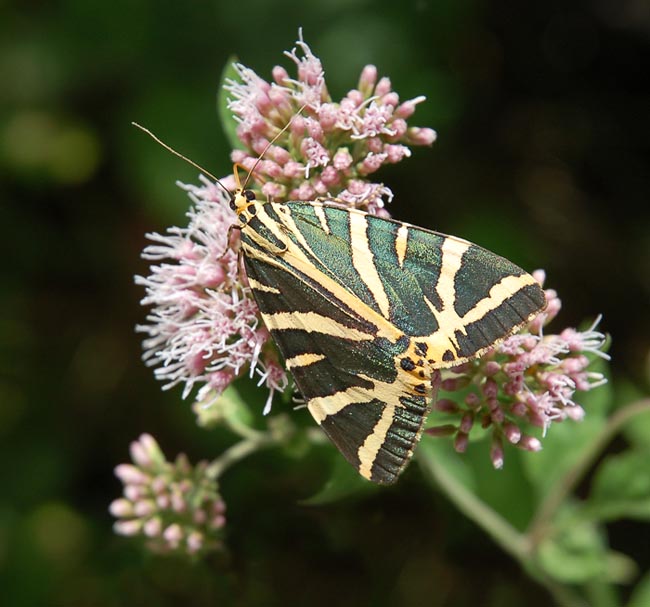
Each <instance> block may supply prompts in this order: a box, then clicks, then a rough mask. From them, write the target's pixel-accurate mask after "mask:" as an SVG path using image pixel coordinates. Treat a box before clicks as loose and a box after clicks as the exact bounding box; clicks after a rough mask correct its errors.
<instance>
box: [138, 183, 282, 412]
mask: <svg viewBox="0 0 650 607" xmlns="http://www.w3.org/2000/svg"><path fill="white" fill-rule="evenodd" d="M183 187H184V188H185V189H186V190H187V191H188V193H189V196H190V198H191V199H192V202H193V203H194V206H193V207H192V208H191V209H190V211H189V212H188V214H187V215H188V217H189V224H188V226H187V227H186V228H170V229H169V230H168V231H167V233H166V234H164V235H161V234H148V237H149V239H150V240H152V241H153V242H154V244H152V245H149V246H148V247H147V248H146V249H145V250H144V252H143V257H144V258H145V259H149V260H153V261H158V262H160V263H159V264H158V265H154V266H152V268H151V274H150V275H149V276H147V277H142V276H136V279H135V280H136V283H138V284H141V285H143V286H144V287H145V288H146V296H145V297H144V299H143V300H142V304H143V305H150V306H153V307H152V310H151V312H150V313H149V315H148V316H147V324H142V325H139V326H138V327H136V329H137V330H138V331H140V332H143V333H146V334H147V335H148V337H147V338H146V339H145V340H144V343H143V345H144V348H145V354H144V359H145V360H146V361H147V363H148V364H150V365H155V366H156V367H157V368H156V370H155V374H156V377H157V378H158V379H160V380H162V381H165V382H166V384H165V388H171V387H172V386H175V385H176V384H179V383H182V384H184V386H185V388H184V392H183V396H184V397H185V396H187V395H188V394H189V393H190V391H191V390H192V388H193V387H194V386H195V385H196V384H198V385H199V386H201V387H200V389H199V392H198V396H197V399H198V400H199V401H209V399H211V398H214V397H215V396H218V395H219V394H221V393H222V392H223V390H224V389H225V388H226V387H227V386H228V385H229V384H230V383H231V382H232V380H233V379H235V378H236V377H237V376H239V375H241V374H242V372H245V371H247V370H250V373H251V374H253V373H257V374H258V375H259V376H260V377H261V382H263V383H265V384H266V385H267V386H268V387H269V388H270V390H271V393H272V392H273V391H274V390H282V389H284V387H285V386H286V384H287V378H286V375H285V374H284V372H282V373H278V372H277V367H278V364H277V354H276V352H275V350H274V348H273V347H272V346H271V344H270V343H269V344H268V345H267V340H268V331H267V330H266V328H265V327H264V324H263V323H262V321H261V319H260V317H259V311H258V309H257V306H256V305H255V302H254V300H253V299H252V297H251V295H250V292H249V289H248V288H247V287H246V286H245V284H244V283H243V282H242V274H241V272H240V268H239V262H238V253H237V244H234V245H232V244H231V243H229V242H228V230H229V227H230V226H231V225H232V224H234V223H236V218H235V214H234V212H233V211H231V210H230V208H229V207H228V202H229V200H228V199H227V198H226V196H225V194H224V193H223V192H222V191H221V190H220V189H218V188H216V187H215V186H214V185H212V184H210V183H208V182H207V181H205V182H204V185H203V187H195V186H183Z"/></svg>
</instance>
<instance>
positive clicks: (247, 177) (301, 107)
mask: <svg viewBox="0 0 650 607" xmlns="http://www.w3.org/2000/svg"><path fill="white" fill-rule="evenodd" d="M306 107H307V104H306V103H303V104H302V105H301V106H300V109H299V110H298V111H297V112H296V113H295V114H294V115H293V116H292V117H291V120H289V122H287V124H285V125H284V126H283V127H282V128H281V129H280V132H279V133H278V134H277V135H276V136H275V137H273V139H271V141H269V142H268V143H267V144H266V147H265V148H264V149H263V150H262V153H261V154H260V155H259V156H258V157H257V160H256V161H255V164H253V167H252V168H251V170H250V171H248V175H246V179H245V180H244V185H243V186H242V187H241V189H242V190H245V189H246V186H247V185H248V182H249V181H250V178H251V176H252V175H253V171H255V169H256V168H257V165H258V164H259V163H260V162H261V160H262V158H264V154H266V152H268V150H269V148H270V147H271V146H272V145H273V144H274V143H275V142H276V141H277V140H278V138H279V137H280V135H282V133H284V132H285V131H286V130H287V129H288V128H289V127H290V126H291V123H292V122H293V121H294V120H295V119H296V118H297V117H298V116H300V114H301V113H302V111H303V110H304V109H305V108H306ZM242 168H243V167H242ZM237 181H239V178H238V177H237Z"/></svg>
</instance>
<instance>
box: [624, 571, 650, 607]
mask: <svg viewBox="0 0 650 607" xmlns="http://www.w3.org/2000/svg"><path fill="white" fill-rule="evenodd" d="M648 605H650V571H648V572H647V573H646V574H645V575H644V576H643V578H641V581H640V582H639V583H638V584H637V585H636V587H635V588H634V592H632V598H630V602H629V603H628V604H627V607H647V606H648Z"/></svg>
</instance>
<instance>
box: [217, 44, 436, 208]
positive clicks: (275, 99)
mask: <svg viewBox="0 0 650 607" xmlns="http://www.w3.org/2000/svg"><path fill="white" fill-rule="evenodd" d="M286 55H287V56H288V57H289V58H290V59H291V60H292V61H293V62H294V63H295V64H296V67H297V72H298V74H297V78H292V77H291V76H290V75H289V73H288V72H287V71H286V70H285V69H284V68H282V67H279V66H276V67H275V68H274V69H273V82H267V81H265V80H263V79H262V78H260V77H259V76H258V75H257V74H256V73H255V72H253V71H252V70H251V69H249V68H247V67H245V66H243V65H241V64H236V65H235V69H236V71H237V75H238V78H237V79H236V80H230V81H229V82H228V83H227V84H226V87H225V88H226V90H228V91H229V92H230V94H231V99H230V103H229V107H230V109H231V110H232V111H233V113H234V114H235V116H236V118H237V120H238V123H239V124H238V128H237V135H238V137H239V139H240V140H241V142H242V143H243V144H244V146H245V149H244V150H235V151H233V153H232V159H233V161H234V162H236V163H239V164H240V165H242V166H243V167H244V168H245V169H247V170H250V169H253V167H254V166H255V163H256V160H257V158H258V157H259V155H260V154H261V153H262V152H263V151H264V150H265V149H266V147H267V146H268V144H269V142H270V141H271V140H272V139H273V138H274V137H276V136H277V135H278V133H279V132H280V131H281V130H282V128H283V127H285V126H286V125H287V124H288V123H289V121H291V125H290V128H289V129H288V130H287V131H286V132H285V133H283V134H282V135H281V136H280V137H279V138H278V139H276V141H275V142H274V143H273V145H272V146H271V147H270V148H269V149H268V150H267V151H266V154H265V157H264V159H263V160H262V161H261V162H260V163H259V164H257V166H256V167H255V170H254V172H253V177H254V179H255V181H256V182H258V183H259V184H262V188H261V190H262V193H263V194H264V195H266V196H270V197H272V198H274V199H275V200H278V201H283V200H313V199H315V198H317V197H319V196H327V197H329V198H332V197H334V198H337V199H338V200H340V201H342V202H344V203H347V204H349V205H350V206H356V207H358V208H363V209H364V210H367V211H369V212H371V213H374V214H377V215H380V216H388V213H387V211H386V210H385V208H384V203H385V201H386V200H390V198H391V197H392V194H391V192H390V190H389V189H388V188H387V187H385V186H384V185H383V184H381V183H378V182H375V181H374V180H373V178H372V177H371V175H372V174H374V173H375V172H376V171H377V170H378V169H379V168H380V167H381V166H382V165H384V164H394V163H397V162H399V161H400V160H402V159H403V158H407V157H409V156H410V155H411V150H410V148H409V147H408V146H410V145H430V144H431V143H433V141H434V140H435V138H436V133H435V131H433V130H432V129H428V128H418V127H409V126H408V124H407V122H406V121H407V119H408V118H410V117H411V115H412V114H413V112H414V111H415V107H416V105H417V104H418V103H420V102H422V101H424V97H422V96H420V97H416V98H414V99H410V100H408V101H404V102H400V100H399V95H398V94H397V93H396V92H395V91H393V90H392V87H391V83H390V80H389V79H388V78H386V77H383V78H379V77H378V74H377V68H376V67H375V66H373V65H367V66H366V67H365V68H364V69H363V71H362V72H361V76H360V78H359V83H358V85H357V88H356V89H352V90H351V91H349V92H348V94H347V95H346V96H345V97H344V98H343V99H341V101H338V102H336V101H333V100H332V98H331V97H330V94H329V92H328V90H327V85H326V83H325V72H324V70H323V66H322V64H321V62H320V60H319V59H318V57H316V56H315V55H314V54H313V53H312V51H311V49H310V48H309V46H308V45H307V44H306V43H305V42H304V41H303V39H302V35H301V36H300V39H299V40H298V41H297V43H296V48H294V49H293V50H292V51H291V52H288V53H286Z"/></svg>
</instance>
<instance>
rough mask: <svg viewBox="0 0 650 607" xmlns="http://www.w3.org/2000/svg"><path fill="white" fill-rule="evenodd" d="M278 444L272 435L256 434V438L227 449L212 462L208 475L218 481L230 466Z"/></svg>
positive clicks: (247, 439)
mask: <svg viewBox="0 0 650 607" xmlns="http://www.w3.org/2000/svg"><path fill="white" fill-rule="evenodd" d="M277 443H278V441H277V439H276V438H275V437H273V436H272V435H271V434H264V433H262V432H256V436H253V437H250V438H245V439H244V440H242V441H240V442H238V443H236V444H234V445H233V446H232V447H229V448H228V449H226V450H225V451H224V452H223V453H222V454H221V455H220V456H219V457H217V458H215V459H214V460H212V462H211V463H210V465H209V466H208V468H207V470H206V475H207V476H208V477H209V478H211V479H215V480H216V479H218V478H219V477H220V476H221V475H222V474H223V473H224V472H225V471H226V470H227V469H228V468H230V466H232V465H233V464H235V463H237V462H238V461H240V460H242V459H244V458H245V457H248V456H249V455H251V454H252V453H255V452H256V451H259V450H260V449H265V448H267V447H272V446H274V445H276V444H277Z"/></svg>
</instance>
